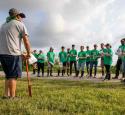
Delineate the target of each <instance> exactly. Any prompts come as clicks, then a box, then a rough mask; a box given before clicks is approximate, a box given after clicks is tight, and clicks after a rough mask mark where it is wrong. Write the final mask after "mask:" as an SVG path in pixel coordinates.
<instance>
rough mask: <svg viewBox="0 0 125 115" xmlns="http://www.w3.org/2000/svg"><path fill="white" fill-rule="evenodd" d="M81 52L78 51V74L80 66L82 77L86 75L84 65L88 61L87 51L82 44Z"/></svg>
mask: <svg viewBox="0 0 125 115" xmlns="http://www.w3.org/2000/svg"><path fill="white" fill-rule="evenodd" d="M80 50H81V51H80V52H79V53H78V68H77V74H76V76H77V77H78V76H79V71H80V68H81V69H82V71H81V77H80V78H82V77H83V76H84V66H85V63H86V52H85V51H84V46H80Z"/></svg>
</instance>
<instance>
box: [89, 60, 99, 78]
mask: <svg viewBox="0 0 125 115" xmlns="http://www.w3.org/2000/svg"><path fill="white" fill-rule="evenodd" d="M97 65H98V62H97V61H91V62H90V76H92V70H93V67H94V76H96V73H97Z"/></svg>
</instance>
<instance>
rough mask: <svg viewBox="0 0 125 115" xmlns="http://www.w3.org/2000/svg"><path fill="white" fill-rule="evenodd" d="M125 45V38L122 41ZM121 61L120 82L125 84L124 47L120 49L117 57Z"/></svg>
mask: <svg viewBox="0 0 125 115" xmlns="http://www.w3.org/2000/svg"><path fill="white" fill-rule="evenodd" d="M123 41H124V44H125V38H124V39H123ZM119 56H120V57H121V60H122V81H124V82H125V45H124V46H123V47H122V48H121V53H120V55H119Z"/></svg>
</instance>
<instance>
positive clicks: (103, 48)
mask: <svg viewBox="0 0 125 115" xmlns="http://www.w3.org/2000/svg"><path fill="white" fill-rule="evenodd" d="M100 46H101V50H100V52H99V53H100V56H101V69H102V78H104V75H105V72H104V68H105V66H104V57H103V53H105V52H106V48H105V45H104V43H101V44H100Z"/></svg>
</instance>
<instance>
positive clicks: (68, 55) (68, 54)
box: [66, 52, 70, 62]
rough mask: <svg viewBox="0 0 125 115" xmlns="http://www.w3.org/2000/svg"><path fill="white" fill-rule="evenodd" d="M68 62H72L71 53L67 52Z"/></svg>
mask: <svg viewBox="0 0 125 115" xmlns="http://www.w3.org/2000/svg"><path fill="white" fill-rule="evenodd" d="M66 61H67V62H70V52H67V59H66Z"/></svg>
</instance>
